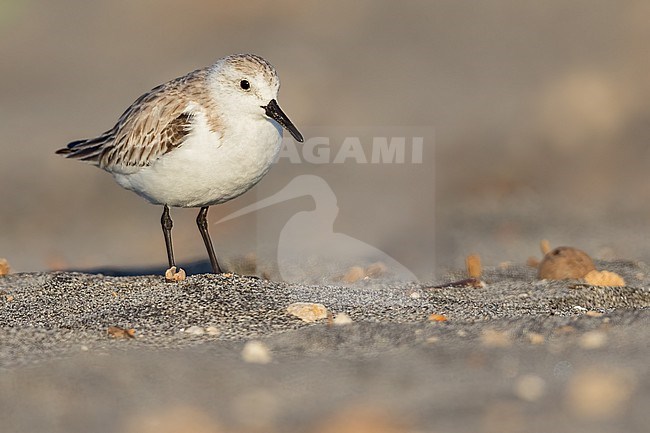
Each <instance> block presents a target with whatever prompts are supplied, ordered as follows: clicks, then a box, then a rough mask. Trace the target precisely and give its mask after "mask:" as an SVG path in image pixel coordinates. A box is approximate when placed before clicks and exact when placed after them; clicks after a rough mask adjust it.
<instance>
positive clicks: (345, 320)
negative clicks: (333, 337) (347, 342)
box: [332, 313, 353, 325]
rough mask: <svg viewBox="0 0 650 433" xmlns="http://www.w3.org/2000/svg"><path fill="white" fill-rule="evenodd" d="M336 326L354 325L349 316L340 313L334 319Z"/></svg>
mask: <svg viewBox="0 0 650 433" xmlns="http://www.w3.org/2000/svg"><path fill="white" fill-rule="evenodd" d="M332 323H334V324H335V325H349V324H350V323H353V321H352V319H351V318H350V316H348V315H347V314H345V313H339V314H337V315H336V317H334V320H333V322H332Z"/></svg>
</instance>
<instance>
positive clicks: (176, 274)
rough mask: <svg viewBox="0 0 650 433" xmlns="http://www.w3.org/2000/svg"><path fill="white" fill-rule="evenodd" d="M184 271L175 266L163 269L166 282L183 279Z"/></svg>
mask: <svg viewBox="0 0 650 433" xmlns="http://www.w3.org/2000/svg"><path fill="white" fill-rule="evenodd" d="M185 276H186V275H185V271H184V270H183V269H181V268H178V270H177V269H176V266H172V267H171V268H169V269H167V270H166V271H165V281H167V282H168V283H174V282H176V281H183V280H184V279H185Z"/></svg>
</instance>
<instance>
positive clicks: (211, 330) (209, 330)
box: [205, 326, 221, 336]
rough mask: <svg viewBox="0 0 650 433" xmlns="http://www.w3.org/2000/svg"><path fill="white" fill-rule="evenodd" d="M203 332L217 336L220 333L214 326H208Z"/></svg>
mask: <svg viewBox="0 0 650 433" xmlns="http://www.w3.org/2000/svg"><path fill="white" fill-rule="evenodd" d="M205 333H206V334H208V335H213V336H218V335H221V330H220V329H219V328H217V327H216V326H208V327H207V328H205Z"/></svg>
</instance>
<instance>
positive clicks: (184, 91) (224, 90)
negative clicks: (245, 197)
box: [56, 54, 303, 273]
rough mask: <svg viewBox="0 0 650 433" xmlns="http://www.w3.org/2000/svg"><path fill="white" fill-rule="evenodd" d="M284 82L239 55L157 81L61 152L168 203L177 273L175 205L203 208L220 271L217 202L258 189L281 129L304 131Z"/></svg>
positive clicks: (201, 220)
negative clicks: (213, 210) (281, 98)
mask: <svg viewBox="0 0 650 433" xmlns="http://www.w3.org/2000/svg"><path fill="white" fill-rule="evenodd" d="M279 88H280V81H279V79H278V75H277V73H276V71H275V69H274V68H273V66H271V64H270V63H269V62H267V61H266V60H264V59H263V58H261V57H259V56H256V55H253V54H235V55H231V56H227V57H224V58H222V59H219V60H217V62H216V63H215V64H213V65H212V66H208V67H206V68H203V69H198V70H196V71H194V72H190V73H189V74H187V75H184V76H182V77H179V78H176V79H175V80H171V81H169V82H167V83H165V84H162V85H160V86H158V87H155V88H153V89H152V90H151V91H150V92H148V93H145V94H144V95H142V96H141V97H139V98H138V99H137V100H136V101H135V102H134V103H133V104H132V105H131V106H130V107H129V108H127V110H126V111H125V112H124V114H122V116H121V117H120V118H119V120H118V121H117V124H116V125H115V126H114V127H113V128H111V129H109V130H108V131H106V132H104V133H103V134H102V135H100V136H99V137H96V138H90V139H87V140H78V141H73V142H72V143H70V144H68V146H67V147H65V148H63V149H59V150H57V152H56V153H58V154H61V155H65V156H66V157H68V158H76V159H80V160H82V161H87V162H89V163H92V164H94V165H96V166H98V167H99V168H102V169H104V170H106V171H107V172H109V173H111V174H112V175H113V177H114V178H115V180H116V181H117V183H118V184H120V185H121V186H122V187H124V188H126V189H128V190H131V191H133V192H135V193H136V194H138V195H140V196H142V197H144V198H145V199H147V200H148V201H149V202H151V203H153V204H158V205H162V206H163V213H162V218H161V224H162V229H163V234H164V237H165V245H166V247H167V259H168V261H169V267H170V269H172V273H173V272H175V266H176V264H175V262H174V250H173V247H172V236H171V229H172V225H173V223H172V220H171V217H170V216H169V207H170V206H172V207H200V208H201V210H200V211H199V214H198V216H197V218H196V223H197V225H198V227H199V232H200V233H201V237H202V238H203V242H204V243H205V247H206V249H207V251H208V256H209V257H210V264H211V265H212V270H213V272H215V273H220V272H222V271H221V268H220V267H219V263H218V262H217V256H216V255H215V253H214V248H213V247H212V241H211V240H210V234H209V233H208V224H207V213H208V208H209V206H211V205H214V204H218V203H223V202H226V201H228V200H230V199H233V198H235V197H237V196H239V195H241V194H243V193H245V192H246V191H248V190H249V189H250V188H252V187H253V186H254V185H255V184H256V183H257V182H259V180H260V179H261V178H262V177H263V176H264V175H265V174H266V173H267V172H268V171H269V168H270V167H271V164H272V163H273V162H274V161H275V159H276V157H277V156H278V153H279V152H280V145H281V142H282V128H285V129H286V130H287V131H289V132H290V133H291V135H292V136H293V138H295V139H296V140H297V141H299V142H302V141H303V138H302V135H301V134H300V132H299V131H298V129H297V128H296V127H295V126H294V125H293V123H291V120H289V118H288V117H287V116H286V115H285V114H284V113H283V112H282V110H281V109H280V106H279V105H278V103H277V97H278V90H279Z"/></svg>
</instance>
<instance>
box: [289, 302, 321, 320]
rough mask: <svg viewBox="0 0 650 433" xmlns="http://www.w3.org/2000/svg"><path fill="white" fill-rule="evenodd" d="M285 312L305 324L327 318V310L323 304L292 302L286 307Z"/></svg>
mask: <svg viewBox="0 0 650 433" xmlns="http://www.w3.org/2000/svg"><path fill="white" fill-rule="evenodd" d="M287 312H288V313H289V314H291V315H293V316H296V317H298V318H299V319H301V320H302V321H303V322H307V323H313V322H315V321H317V320H320V319H325V318H326V317H327V308H325V306H324V305H323V304H316V303H311V302H294V303H293V304H291V305H289V306H288V307H287Z"/></svg>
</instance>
